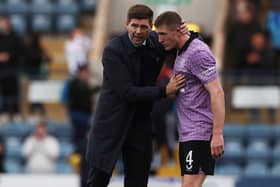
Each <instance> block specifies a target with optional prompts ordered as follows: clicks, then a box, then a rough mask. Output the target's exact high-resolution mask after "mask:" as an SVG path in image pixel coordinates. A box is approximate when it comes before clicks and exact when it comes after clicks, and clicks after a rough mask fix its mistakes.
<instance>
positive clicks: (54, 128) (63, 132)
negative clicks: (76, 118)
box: [47, 123, 72, 142]
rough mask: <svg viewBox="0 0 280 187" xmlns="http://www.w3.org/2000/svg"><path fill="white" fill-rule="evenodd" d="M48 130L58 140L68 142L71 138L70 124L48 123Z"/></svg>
mask: <svg viewBox="0 0 280 187" xmlns="http://www.w3.org/2000/svg"><path fill="white" fill-rule="evenodd" d="M47 128H48V131H49V133H50V134H51V135H53V136H55V137H56V138H57V139H58V140H59V141H62V142H70V141H71V138H72V126H71V125H70V124H57V123H48V124H47Z"/></svg>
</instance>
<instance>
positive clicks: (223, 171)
mask: <svg viewBox="0 0 280 187" xmlns="http://www.w3.org/2000/svg"><path fill="white" fill-rule="evenodd" d="M241 174H242V168H241V167H240V165H237V164H227V165H221V166H218V167H217V169H216V170H215V175H241Z"/></svg>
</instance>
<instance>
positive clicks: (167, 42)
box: [156, 25, 180, 51]
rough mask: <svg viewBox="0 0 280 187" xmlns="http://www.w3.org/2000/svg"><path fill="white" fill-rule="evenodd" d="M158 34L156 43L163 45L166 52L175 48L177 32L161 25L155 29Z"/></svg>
mask: <svg viewBox="0 0 280 187" xmlns="http://www.w3.org/2000/svg"><path fill="white" fill-rule="evenodd" d="M156 32H157V33H158V41H159V43H160V44H161V45H163V47H164V49H165V50H166V51H169V50H172V49H174V48H177V41H178V39H179V34H180V33H179V30H178V29H174V30H171V29H170V28H168V27H167V26H166V25H162V26H159V27H157V28H156Z"/></svg>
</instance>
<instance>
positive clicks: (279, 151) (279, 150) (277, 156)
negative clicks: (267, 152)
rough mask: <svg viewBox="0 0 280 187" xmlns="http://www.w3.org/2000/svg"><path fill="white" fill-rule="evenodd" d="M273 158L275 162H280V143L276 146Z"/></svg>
mask: <svg viewBox="0 0 280 187" xmlns="http://www.w3.org/2000/svg"><path fill="white" fill-rule="evenodd" d="M272 157H273V161H274V162H280V141H278V142H277V143H276V144H275V146H274V148H273V152H272Z"/></svg>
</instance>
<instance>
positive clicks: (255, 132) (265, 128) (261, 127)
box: [247, 124, 274, 141]
mask: <svg viewBox="0 0 280 187" xmlns="http://www.w3.org/2000/svg"><path fill="white" fill-rule="evenodd" d="M247 130H248V133H247V134H248V138H249V141H255V140H265V141H271V140H272V139H273V135H274V134H273V127H272V126H270V125H268V124H258V125H250V126H249V127H248V129H247Z"/></svg>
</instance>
